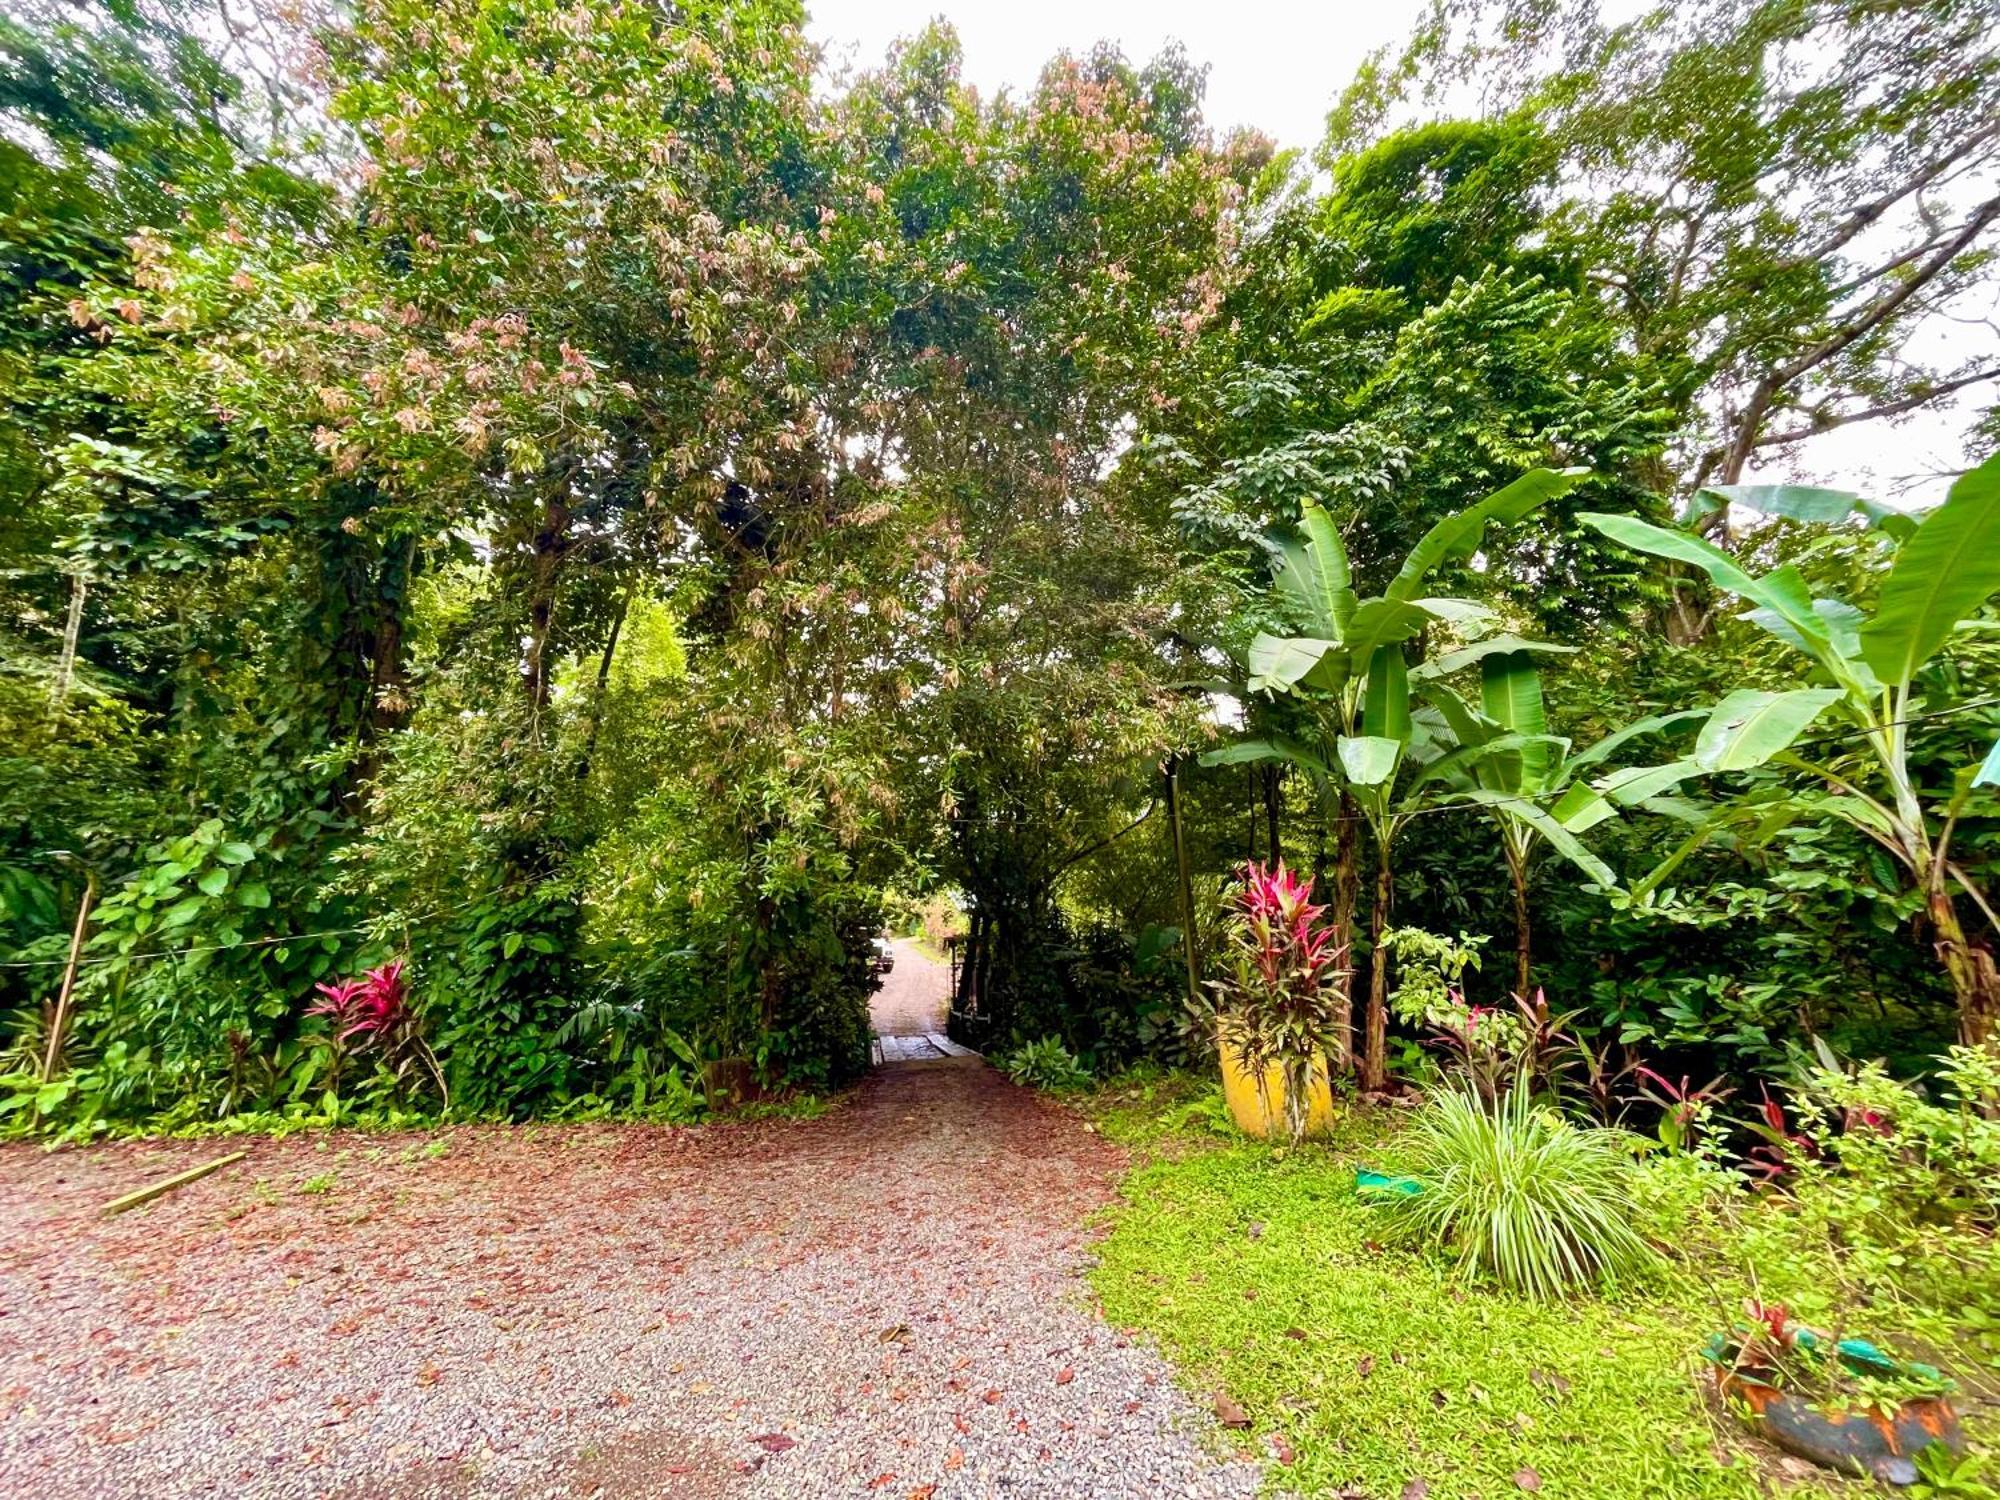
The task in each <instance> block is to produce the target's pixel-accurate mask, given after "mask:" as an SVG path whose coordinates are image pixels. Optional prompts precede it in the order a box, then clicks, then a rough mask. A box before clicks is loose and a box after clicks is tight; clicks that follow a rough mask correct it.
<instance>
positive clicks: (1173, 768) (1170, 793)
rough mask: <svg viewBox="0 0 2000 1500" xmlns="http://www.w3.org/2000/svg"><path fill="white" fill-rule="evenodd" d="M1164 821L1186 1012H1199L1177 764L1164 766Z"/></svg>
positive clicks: (1191, 902) (1190, 886)
mask: <svg viewBox="0 0 2000 1500" xmlns="http://www.w3.org/2000/svg"><path fill="white" fill-rule="evenodd" d="M1167 817H1168V819H1169V821H1171V822H1172V824H1173V831H1174V874H1175V877H1176V881H1177V883H1178V884H1179V886H1180V897H1181V953H1182V956H1183V957H1185V958H1186V960H1187V990H1188V1008H1189V1010H1191V1011H1198V1010H1200V1008H1201V956H1200V954H1198V953H1197V952H1196V951H1195V943H1194V883H1193V882H1192V881H1191V880H1190V879H1189V877H1188V857H1187V840H1186V838H1185V837H1184V836H1183V834H1182V832H1181V796H1180V761H1179V759H1178V758H1176V759H1173V760H1169V761H1168V762H1167Z"/></svg>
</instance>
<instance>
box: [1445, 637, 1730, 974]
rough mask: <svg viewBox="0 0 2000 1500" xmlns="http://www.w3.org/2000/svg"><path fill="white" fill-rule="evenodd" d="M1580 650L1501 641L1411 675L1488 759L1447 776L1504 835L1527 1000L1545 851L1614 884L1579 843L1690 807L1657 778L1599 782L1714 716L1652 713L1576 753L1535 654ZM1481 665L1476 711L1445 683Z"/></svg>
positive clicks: (1517, 966) (1456, 736) (1466, 742)
mask: <svg viewBox="0 0 2000 1500" xmlns="http://www.w3.org/2000/svg"><path fill="white" fill-rule="evenodd" d="M1576 649H1577V648H1576V647H1574V646H1556V645H1551V644H1548V643H1546V642H1539V641H1524V640H1521V639H1520V638H1519V637H1516V636H1511V635H1497V636H1492V637H1489V638H1488V639H1486V640H1483V641H1478V642H1475V643H1474V644H1472V645H1470V646H1467V647H1465V648H1464V649H1463V650H1460V651H1454V652H1451V653H1449V654H1448V655H1445V656H1442V657H1439V658H1438V659H1437V660H1436V661H1434V662H1426V663H1425V664H1424V665H1423V666H1421V667H1418V668H1417V669H1416V670H1415V671H1414V672H1413V673H1412V675H1413V676H1415V677H1418V678H1421V679H1423V681H1422V683H1421V685H1420V687H1419V689H1418V691H1419V693H1420V694H1421V695H1422V696H1423V697H1424V698H1425V699H1426V700H1427V701H1428V702H1429V703H1430V704H1431V705H1432V706H1433V707H1434V708H1435V709H1436V710H1437V711H1438V713H1439V714H1440V716H1441V717H1442V718H1443V719H1444V721H1445V723H1446V724H1448V725H1449V726H1450V729H1451V735H1452V738H1453V740H1454V741H1456V743H1457V744H1458V745H1460V746H1463V747H1479V748H1481V749H1482V750H1483V751H1484V753H1483V754H1480V755H1478V756H1476V757H1467V758H1465V759H1463V760H1462V761H1458V762H1456V763H1454V762H1453V760H1452V758H1450V757H1447V759H1446V763H1445V764H1446V767H1447V769H1446V770H1445V772H1444V775H1445V776H1446V778H1447V780H1448V781H1449V784H1450V786H1451V789H1452V793H1453V795H1455V796H1456V797H1457V798H1459V799H1461V800H1463V801H1465V802H1468V803H1471V804H1473V805H1475V806H1478V807H1482V808H1484V809H1485V810H1486V811H1487V813H1488V814H1489V815H1490V816H1491V817H1492V819H1493V822H1494V824H1495V826H1496V827H1497V828H1498V830H1499V833H1500V849H1501V853H1502V854H1503V855H1504V856H1505V858H1506V861H1507V877H1508V880H1509V881H1510V882H1511V884H1512V886H1513V891H1514V990H1515V993H1516V994H1518V995H1521V996H1524V997H1525V996H1526V995H1528V994H1529V993H1530V991H1529V985H1530V982H1531V968H1532V955H1533V949H1534V931H1533V924H1532V921H1531V919H1530V916H1529V910H1528V875H1529V870H1530V866H1531V864H1532V862H1533V860H1534V857H1535V854H1536V852H1537V849H1538V846H1539V845H1541V844H1544V843H1546V844H1547V845H1548V846H1549V847H1550V848H1551V849H1553V850H1555V852H1556V853H1558V854H1560V855H1562V856H1563V858H1565V859H1567V860H1568V861H1569V862H1570V863H1571V864H1573V865H1575V866H1576V867H1577V869H1578V870H1580V871H1582V872H1583V874H1585V875H1586V876H1588V877H1589V878H1590V879H1591V880H1592V881H1594V882H1595V883H1596V884H1598V885H1602V886H1611V885H1615V884H1616V883H1617V878H1618V877H1617V875H1616V873H1615V872H1614V871H1613V870H1612V869H1611V867H1610V866H1609V865H1607V864H1605V863H1604V861H1603V860H1601V859H1599V858H1598V857H1597V856H1596V855H1595V854H1592V853H1591V852H1590V850H1589V849H1588V848H1587V847H1585V845H1584V843H1583V840H1582V838H1581V837H1580V835H1582V834H1584V833H1585V832H1587V831H1589V830H1590V829H1592V828H1595V827H1597V826H1598V825H1599V824H1600V823H1603V822H1605V821H1606V820H1607V819H1610V818H1612V817H1615V816H1616V815H1617V813H1618V810H1619V809H1620V808H1626V807H1648V808H1651V809H1653V810H1655V811H1660V812H1673V813H1683V809H1681V808H1680V807H1678V806H1677V805H1675V804H1673V803H1670V802H1669V801H1668V800H1667V799H1666V798H1665V797H1664V795H1663V793H1662V789H1661V788H1660V786H1659V784H1658V783H1659V778H1658V777H1657V776H1654V777H1634V776H1630V775H1624V774H1620V773H1618V772H1610V773H1608V774H1603V775H1600V776H1599V778H1598V779H1597V780H1596V781H1595V782H1593V781H1592V780H1591V779H1590V777H1591V774H1592V773H1600V772H1603V770H1604V767H1605V766H1606V765H1607V764H1608V763H1609V762H1610V761H1611V759H1612V758H1613V757H1614V756H1616V755H1617V754H1618V752H1619V751H1620V750H1622V749H1624V748H1625V747H1626V746H1627V745H1629V744H1631V743H1633V742H1634V741H1636V740H1640V739H1643V738H1645V737H1647V736H1649V735H1654V734H1661V733H1664V732H1667V731H1670V730H1673V729H1675V728H1677V727H1679V726H1682V725H1685V724H1687V723H1689V722H1691V721H1692V720H1695V719H1700V718H1704V717H1706V713H1705V711H1704V710H1702V709H1698V708H1697V709H1683V710H1681V711H1680V712H1678V713H1667V714H1654V715H1651V716H1650V717H1648V718H1644V719H1639V720H1637V721H1636V722H1634V723H1631V724H1627V725H1626V726H1625V727H1624V728H1623V729H1619V730H1617V731H1615V732H1613V733H1611V734H1607V735H1606V736H1605V737H1604V738H1603V739H1601V740H1599V741H1597V742H1596V743H1595V744H1593V745H1591V746H1589V747H1588V748H1586V749H1583V750H1578V751H1576V752H1575V753H1571V750H1570V742H1569V741H1568V740H1567V739H1564V738H1561V737H1559V736H1556V735H1552V734H1550V733H1549V732H1548V710H1547V707H1546V704H1545V700H1544V697H1543V694H1542V679H1541V674H1540V673H1539V672H1538V671H1537V670H1536V668H1535V664H1534V656H1535V655H1536V654H1542V655H1570V654H1573V653H1574V652H1575V651H1576ZM1474 665H1477V666H1478V668H1479V707H1477V708H1474V707H1473V706H1472V705H1471V704H1469V703H1467V702H1466V700H1465V699H1464V698H1462V697H1460V696H1459V695H1458V693H1456V692H1455V691H1453V690H1452V688H1451V687H1450V686H1448V685H1447V684H1446V682H1445V681H1444V679H1446V678H1448V677H1451V676H1453V675H1455V674H1457V673H1459V672H1462V671H1465V670H1467V669H1469V668H1471V667H1472V666H1474ZM1674 779H1676V780H1678V779H1680V778H1679V777H1678V776H1676V777H1675V778H1674Z"/></svg>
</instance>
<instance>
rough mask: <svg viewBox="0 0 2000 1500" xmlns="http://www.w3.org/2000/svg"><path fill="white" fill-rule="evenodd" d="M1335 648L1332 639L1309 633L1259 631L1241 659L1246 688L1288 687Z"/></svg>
mask: <svg viewBox="0 0 2000 1500" xmlns="http://www.w3.org/2000/svg"><path fill="white" fill-rule="evenodd" d="M1338 649H1339V648H1338V647H1337V646H1336V645H1335V643H1334V642H1332V641H1322V640H1315V639H1314V638H1312V637H1311V636H1278V635H1266V634H1264V633H1263V632H1261V631H1260V632H1258V635H1257V638H1256V639H1255V640H1253V641H1252V642H1251V643H1250V650H1249V652H1248V653H1247V654H1246V656H1245V658H1244V665H1246V666H1247V667H1248V668H1249V669H1250V690H1251V691H1252V692H1259V691H1266V692H1267V691H1270V690H1271V689H1272V688H1276V689H1278V690H1279V691H1283V690H1284V689H1286V688H1290V687H1292V686H1293V685H1295V684H1296V683H1297V682H1298V681H1299V680H1300V679H1301V678H1303V677H1304V676H1305V675H1306V674H1307V673H1308V672H1310V671H1312V669H1313V668H1314V667H1316V666H1318V665H1319V662H1320V658H1321V657H1323V656H1325V655H1326V654H1327V653H1328V652H1329V651H1334V650H1338Z"/></svg>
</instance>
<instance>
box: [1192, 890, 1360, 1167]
mask: <svg viewBox="0 0 2000 1500" xmlns="http://www.w3.org/2000/svg"><path fill="white" fill-rule="evenodd" d="M1230 904H1231V907H1232V908H1233V910H1232V912H1231V916H1232V920H1231V922H1230V924H1229V947H1228V956H1229V963H1230V968H1231V970H1232V972H1231V974H1230V977H1229V978H1227V979H1224V980H1220V981H1218V982H1217V983H1216V986H1215V988H1216V989H1217V990H1218V992H1219V993H1220V997H1221V999H1220V1004H1219V1005H1218V1007H1217V1014H1218V1020H1219V1032H1220V1039H1221V1041H1222V1044H1223V1045H1224V1046H1225V1047H1229V1048H1231V1049H1233V1050H1234V1051H1235V1052H1236V1053H1237V1055H1238V1056H1239V1057H1240V1058H1241V1060H1242V1063H1243V1066H1244V1068H1245V1070H1246V1071H1247V1072H1248V1073H1249V1074H1250V1076H1251V1077H1252V1078H1254V1079H1256V1080H1257V1083H1258V1087H1259V1088H1260V1089H1262V1088H1263V1086H1264V1076H1265V1072H1266V1070H1267V1069H1269V1068H1270V1067H1271V1066H1273V1065H1274V1064H1275V1065H1276V1066H1277V1067H1278V1068H1279V1069H1280V1070H1281V1071H1282V1073H1283V1076H1284V1080H1285V1124H1286V1127H1287V1129H1288V1130H1289V1131H1290V1132H1291V1136H1292V1139H1293V1140H1295V1141H1296V1140H1298V1139H1300V1138H1301V1137H1303V1136H1304V1134H1305V1126H1306V1113H1307V1110H1308V1108H1309V1106H1310V1104H1311V1100H1312V1086H1313V1079H1314V1074H1315V1073H1316V1071H1317V1070H1318V1069H1319V1068H1320V1067H1322V1066H1323V1065H1324V1064H1325V1062H1326V1059H1327V1058H1328V1057H1329V1056H1331V1057H1332V1058H1333V1059H1335V1060H1339V1059H1342V1058H1344V1057H1345V1056H1346V1052H1347V1046H1348V1038H1347V1034H1346V1032H1347V1017H1346V1008H1345V1006H1344V1005H1343V1003H1342V998H1343V997H1342V994H1341V990H1340V985H1339V982H1338V981H1339V979H1340V976H1341V974H1342V973H1344V972H1345V968H1346V961H1347V949H1346V947H1345V945H1343V944H1341V943H1338V942H1336V941H1335V940H1334V934H1333V930H1332V929H1331V928H1329V927H1325V926H1322V925H1320V922H1319V919H1320V916H1321V914H1322V913H1324V912H1325V910H1326V908H1325V907H1323V906H1315V905H1313V904H1312V889H1311V886H1310V885H1309V884H1308V882H1306V881H1303V880H1301V879H1299V878H1298V877H1297V876H1295V875H1293V874H1292V873H1291V872H1290V871H1289V870H1287V869H1286V868H1285V864H1284V861H1283V860H1280V861H1278V863H1277V864H1275V865H1272V866H1268V867H1267V866H1265V865H1261V864H1258V863H1256V862H1254V861H1253V862H1251V863H1250V864H1248V865H1245V866H1244V869H1243V888H1242V890H1241V891H1239V892H1238V893H1237V894H1236V896H1235V897H1234V898H1233V899H1232V901H1231V903H1230ZM1268 1106H1269V1101H1268V1100H1266V1107H1267V1108H1268Z"/></svg>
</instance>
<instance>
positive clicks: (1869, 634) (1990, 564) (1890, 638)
mask: <svg viewBox="0 0 2000 1500" xmlns="http://www.w3.org/2000/svg"><path fill="white" fill-rule="evenodd" d="M1996 589H2000V454H1996V455H1995V456H1994V457H1992V458H1989V459H1988V460H1987V461H1986V462H1985V463H1983V464H1981V465H1980V466H1979V467H1978V468H1976V469H1974V470H1973V471H1972V472H1971V473H1969V474H1963V475H1960V476H1959V480H1958V482H1957V483H1956V484H1954V485H1953V486H1952V487H1951V493H1950V494H1948V495H1947V496H1945V501H1944V504H1942V505H1940V506H1939V507H1938V508H1937V509H1936V510H1934V511H1931V512H1930V513H1929V514H1928V515H1926V516H1925V517H1924V518H1923V520H1922V521H1921V522H1919V523H1918V526H1917V529H1916V531H1915V532H1913V533H1912V534H1911V536H1910V539H1909V540H1908V541H1906V542H1904V543H1903V545H1902V546H1901V547H1900V548H1898V549H1897V551H1896V561H1895V563H1894V564H1893V565H1892V566H1891V567H1890V569H1889V576H1888V577H1887V578H1885V579H1883V580H1882V592H1881V594H1880V595H1879V596H1878V597H1877V600H1876V604H1875V617H1874V618H1873V619H1872V620H1870V621H1869V622H1868V623H1867V624H1865V625H1863V626H1862V627H1861V655H1862V658H1863V660H1865V661H1866V662H1867V663H1868V665H1869V666H1871V667H1873V668H1874V669H1875V675H1876V676H1877V677H1879V678H1880V679H1881V680H1882V681H1883V682H1884V683H1885V684H1888V685H1889V686H1891V687H1894V686H1898V685H1900V684H1902V683H1906V682H1908V681H1909V680H1910V679H1911V678H1912V677H1914V676H1915V675H1916V673H1917V668H1919V667H1921V666H1922V665H1923V664H1924V663H1925V662H1927V661H1929V660H1930V659H1931V657H1932V656H1933V655H1935V654H1936V652H1937V649H1938V648H1939V647H1940V646H1942V645H1943V644H1944V643H1945V641H1946V639H1947V638H1948V637H1949V636H1950V635H1951V632H1952V630H1953V628H1954V627H1955V626H1957V624H1958V622H1959V621H1960V620H1961V619H1963V618H1964V617H1965V616H1967V615H1969V614H1971V613H1972V612H1973V611H1974V610H1975V609H1977V608H1978V607H1979V606H1980V605H1981V604H1984V603H1985V602H1986V601H1987V600H1988V599H1989V598H1991V597H1992V595H1993V593H1994V591H1995V590H1996Z"/></svg>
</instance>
